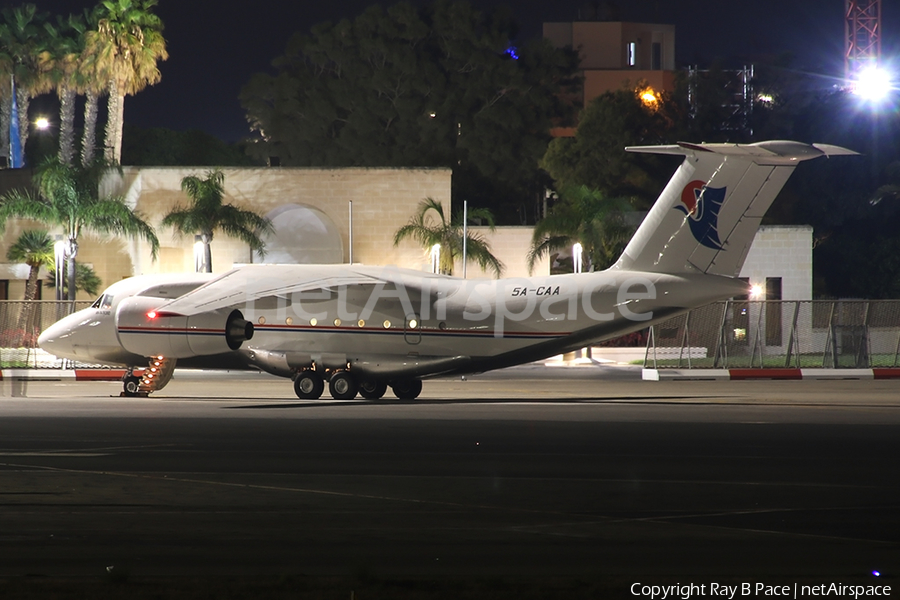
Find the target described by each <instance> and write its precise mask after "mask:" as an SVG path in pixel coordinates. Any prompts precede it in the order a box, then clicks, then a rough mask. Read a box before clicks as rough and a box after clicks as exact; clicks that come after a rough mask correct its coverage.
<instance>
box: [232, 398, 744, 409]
mask: <svg viewBox="0 0 900 600" xmlns="http://www.w3.org/2000/svg"><path fill="white" fill-rule="evenodd" d="M715 398H716V399H717V400H721V399H723V398H727V397H724V396H716V397H715ZM732 398H734V399H738V398H742V397H741V396H733V397H732ZM631 402H634V403H641V404H673V403H678V404H708V403H709V398H707V397H703V396H604V397H600V396H584V397H576V398H546V399H539V400H535V399H531V398H466V399H453V398H447V399H441V398H435V399H426V400H418V399H417V400H400V399H397V398H388V399H380V400H328V401H319V400H310V401H307V402H283V403H277V404H272V403H270V404H248V405H242V406H225V407H223V409H225V410H269V409H285V408H322V407H342V406H448V405H464V404H522V403H528V404H563V403H583V404H605V403H609V404H622V403H631ZM741 404H742V403H741Z"/></svg>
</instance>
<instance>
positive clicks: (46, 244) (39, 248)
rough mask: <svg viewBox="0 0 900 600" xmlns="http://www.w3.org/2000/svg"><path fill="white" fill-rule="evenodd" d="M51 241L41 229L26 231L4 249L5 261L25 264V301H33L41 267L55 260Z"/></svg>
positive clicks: (49, 264) (48, 235) (51, 263)
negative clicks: (26, 266)
mask: <svg viewBox="0 0 900 600" xmlns="http://www.w3.org/2000/svg"><path fill="white" fill-rule="evenodd" d="M55 258H56V257H55V254H54V252H53V240H52V239H50V234H48V233H47V231H46V230H43V229H28V230H25V231H23V232H22V234H21V235H20V236H19V237H18V238H17V239H16V241H15V242H13V243H12V245H11V246H10V247H9V248H7V249H6V259H7V260H8V261H10V262H13V263H25V264H26V265H28V267H29V269H30V270H29V272H28V279H27V280H26V282H25V298H24V299H25V300H26V301H29V300H34V298H35V296H36V295H37V281H38V277H39V275H40V270H41V267H49V266H51V265H53V263H54V260H55Z"/></svg>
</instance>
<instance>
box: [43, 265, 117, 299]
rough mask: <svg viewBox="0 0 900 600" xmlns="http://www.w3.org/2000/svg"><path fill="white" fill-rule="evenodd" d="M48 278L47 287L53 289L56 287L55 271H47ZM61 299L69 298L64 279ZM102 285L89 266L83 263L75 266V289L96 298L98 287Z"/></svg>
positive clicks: (67, 286) (52, 269)
mask: <svg viewBox="0 0 900 600" xmlns="http://www.w3.org/2000/svg"><path fill="white" fill-rule="evenodd" d="M48 274H49V278H48V281H47V287H49V288H55V287H56V269H55V268H51V269H49V273H48ZM62 284H63V297H67V296H69V285H68V282H67V281H66V278H65V277H63V281H62ZM102 285H103V281H102V280H101V279H100V276H99V275H97V272H96V271H94V269H93V268H92V267H91V266H90V265H86V264H84V263H78V264H77V265H75V289H76V290H80V291H83V292H84V293H86V294H87V295H88V296H96V295H97V292H99V291H100V287H101V286H102Z"/></svg>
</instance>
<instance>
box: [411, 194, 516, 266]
mask: <svg viewBox="0 0 900 600" xmlns="http://www.w3.org/2000/svg"><path fill="white" fill-rule="evenodd" d="M432 214H434V216H435V217H436V220H435V219H433V218H432V216H431V215H432ZM456 216H457V218H456V219H453V220H452V221H451V220H449V219H447V216H446V215H445V214H444V207H443V205H441V203H440V202H438V201H437V200H434V199H433V198H426V199H425V200H423V201H421V202H419V206H418V209H417V210H416V213H415V214H414V215H413V216H412V217H411V218H410V220H409V223H407V224H406V225H404V226H403V227H401V228H400V229H398V230H397V231H396V232H395V233H394V246H397V245H398V244H399V243H400V242H401V240H404V239H406V238H412V239H413V240H415V241H417V242H419V243H420V244H421V245H422V247H424V248H425V250H426V252H427V251H429V250H431V249H432V248H433V247H434V245H435V244H440V252H441V258H440V271H441V273H444V274H447V275H451V274H452V273H453V263H454V261H455V260H456V258H457V257H461V256H462V246H463V227H462V224H461V221H462V215H460V214H457V215H456ZM468 216H469V218H470V219H481V220H483V221H485V222H487V224H488V225H489V227H490V228H491V231H493V230H494V215H493V214H491V211H489V210H488V209H486V208H474V209H469V211H468ZM453 221H455V223H454V222H453ZM466 234H467V235H466V259H467V260H472V261H475V263H477V264H478V266H479V267H481V270H482V271H486V270H487V269H491V270H492V271H493V272H494V275H496V276H497V277H500V275H501V274H502V273H503V263H502V262H500V260H499V259H498V258H497V257H496V256H494V255H493V254H491V247H490V244H489V243H488V242H487V241H486V240H485V239H484V237H482V236H481V235H479V234H477V233H472V232H471V231H467V232H466Z"/></svg>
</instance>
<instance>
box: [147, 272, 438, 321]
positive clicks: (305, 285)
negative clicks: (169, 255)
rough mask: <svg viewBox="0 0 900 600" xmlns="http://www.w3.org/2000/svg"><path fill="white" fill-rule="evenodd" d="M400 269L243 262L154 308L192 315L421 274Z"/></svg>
mask: <svg viewBox="0 0 900 600" xmlns="http://www.w3.org/2000/svg"><path fill="white" fill-rule="evenodd" d="M395 271H396V272H395ZM403 271H405V270H403V269H396V270H390V269H386V268H380V269H377V270H372V269H367V268H365V267H359V266H354V265H245V266H242V267H238V268H235V269H233V270H231V271H229V272H228V273H225V274H223V275H221V276H220V277H217V278H215V279H213V280H212V281H210V282H209V283H207V284H205V285H203V286H201V287H199V288H197V289H195V290H192V291H190V292H188V293H187V294H184V295H183V296H181V297H179V298H176V299H175V300H172V301H170V302H168V303H166V304H163V305H162V306H160V307H159V308H158V309H157V312H159V313H170V314H177V315H183V316H191V315H195V314H199V313H204V312H210V311H214V310H218V309H221V308H227V307H232V306H238V305H241V304H247V303H252V302H255V301H257V300H260V299H262V298H267V297H282V298H289V297H290V296H291V295H292V294H296V293H300V292H312V291H316V290H331V289H335V288H338V287H340V286H345V285H366V284H368V285H372V286H374V285H377V284H379V283H394V284H398V285H404V286H407V287H415V282H416V279H421V277H422V275H423V274H422V273H416V275H417V278H411V277H409V276H406V275H405V274H404V273H403ZM424 275H426V276H427V274H424Z"/></svg>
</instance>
